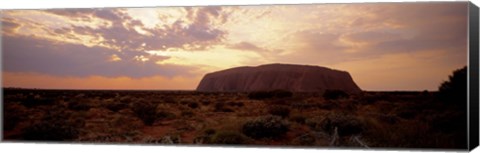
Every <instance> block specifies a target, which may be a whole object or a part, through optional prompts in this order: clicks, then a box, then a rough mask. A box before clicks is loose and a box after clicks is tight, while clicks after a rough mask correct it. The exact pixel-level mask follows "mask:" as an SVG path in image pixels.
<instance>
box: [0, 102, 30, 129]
mask: <svg viewBox="0 0 480 153" xmlns="http://www.w3.org/2000/svg"><path fill="white" fill-rule="evenodd" d="M4 106H5V108H4V109H3V111H4V113H3V129H4V130H13V129H14V128H15V126H17V124H18V123H19V122H20V121H22V120H23V119H24V118H25V116H27V114H26V108H25V107H24V106H22V105H20V104H18V103H4Z"/></svg>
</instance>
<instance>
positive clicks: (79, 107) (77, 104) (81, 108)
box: [68, 100, 91, 111]
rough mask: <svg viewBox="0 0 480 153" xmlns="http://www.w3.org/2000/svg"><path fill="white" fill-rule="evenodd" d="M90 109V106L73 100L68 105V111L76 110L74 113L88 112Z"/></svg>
mask: <svg viewBox="0 0 480 153" xmlns="http://www.w3.org/2000/svg"><path fill="white" fill-rule="evenodd" d="M90 108H91V107H90V105H88V104H86V103H85V102H81V101H79V100H73V101H71V102H69V103H68V109H71V110H76V111H86V110H89V109H90Z"/></svg>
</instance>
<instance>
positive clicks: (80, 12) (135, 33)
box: [46, 7, 228, 50]
mask: <svg viewBox="0 0 480 153" xmlns="http://www.w3.org/2000/svg"><path fill="white" fill-rule="evenodd" d="M186 10H187V12H188V16H187V18H185V19H184V18H178V19H176V21H175V22H174V23H173V24H171V25H163V26H157V27H155V28H152V29H151V28H146V27H145V26H144V25H143V23H142V22H141V21H140V20H136V19H133V18H132V17H131V16H129V15H128V14H127V13H126V11H125V10H123V9H72V10H70V9H66V10H47V11H46V12H48V13H53V14H56V15H61V16H65V17H68V18H72V19H78V18H82V19H83V18H88V17H93V18H100V19H103V20H107V21H109V22H111V25H110V26H100V27H98V28H93V27H85V26H75V25H72V26H71V27H69V28H68V31H70V32H73V33H75V34H78V35H93V36H97V37H101V38H102V39H101V40H102V42H101V43H102V44H105V45H107V46H112V48H118V49H119V50H167V49H169V48H177V49H184V50H205V49H207V48H209V47H211V46H212V45H216V44H219V43H221V42H222V41H223V39H224V37H225V35H226V34H227V32H226V31H223V30H220V29H219V28H216V27H215V26H216V25H215V24H221V23H224V22H225V21H226V20H227V19H228V13H223V12H222V8H221V7H199V8H186ZM187 20H188V21H190V22H188V21H187ZM214 21H218V22H214Z"/></svg>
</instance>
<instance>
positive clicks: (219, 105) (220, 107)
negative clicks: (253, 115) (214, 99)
mask: <svg viewBox="0 0 480 153" xmlns="http://www.w3.org/2000/svg"><path fill="white" fill-rule="evenodd" d="M214 107H215V108H214V109H215V110H214V111H215V112H234V110H233V109H231V108H228V107H227V106H225V103H222V102H219V103H216V104H215V106H214Z"/></svg>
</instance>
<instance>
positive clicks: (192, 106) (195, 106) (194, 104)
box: [187, 102, 198, 109]
mask: <svg viewBox="0 0 480 153" xmlns="http://www.w3.org/2000/svg"><path fill="white" fill-rule="evenodd" d="M187 106H188V107H190V108H194V109H195V108H198V103H197V102H190V103H188V104H187Z"/></svg>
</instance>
